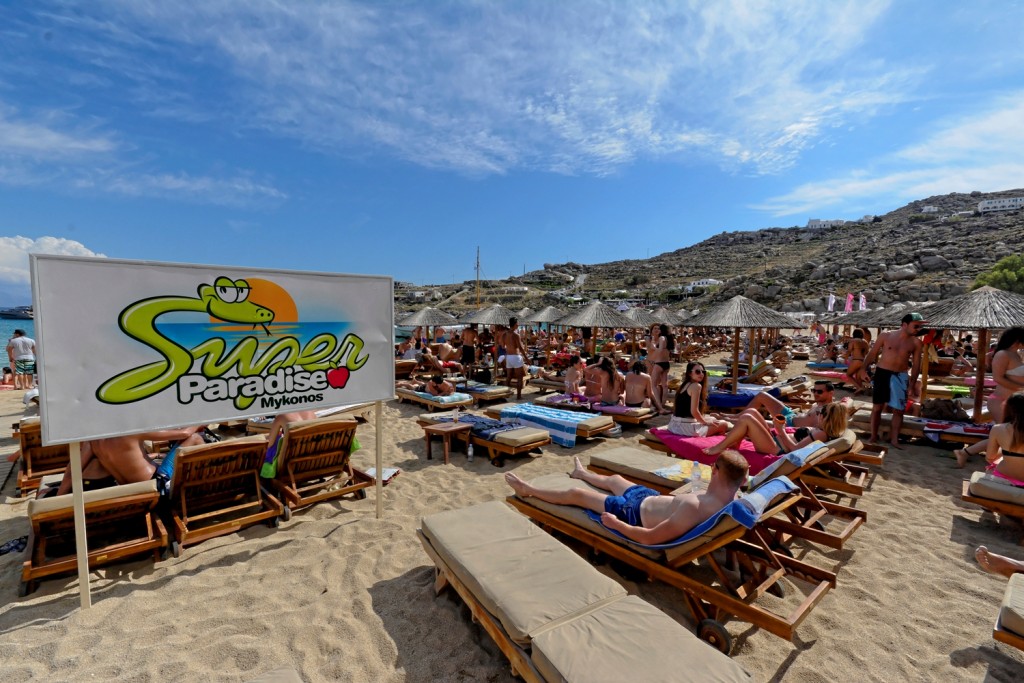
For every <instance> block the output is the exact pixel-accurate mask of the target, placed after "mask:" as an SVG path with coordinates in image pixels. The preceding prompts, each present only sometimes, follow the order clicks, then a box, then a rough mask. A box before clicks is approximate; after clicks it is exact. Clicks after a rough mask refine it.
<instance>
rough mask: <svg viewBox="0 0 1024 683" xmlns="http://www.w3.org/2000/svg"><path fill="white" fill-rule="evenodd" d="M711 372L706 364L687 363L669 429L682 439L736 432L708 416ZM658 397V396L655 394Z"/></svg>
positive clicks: (727, 423) (729, 424)
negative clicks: (709, 376)
mask: <svg viewBox="0 0 1024 683" xmlns="http://www.w3.org/2000/svg"><path fill="white" fill-rule="evenodd" d="M707 381H708V380H707V372H706V371H705V369H704V364H703V363H697V362H690V363H687V364H686V377H685V379H684V380H683V385H682V386H681V387H679V391H678V392H677V393H676V404H675V410H674V411H673V413H672V419H670V420H669V422H668V426H667V427H666V429H668V431H670V432H672V433H673V434H678V435H679V436H714V435H715V434H725V433H726V432H727V431H729V430H730V429H732V423H731V422H727V421H725V420H720V419H718V418H715V417H712V416H710V415H705V414H704V411H706V410H707V407H708V406H707V395H708V392H707ZM655 395H657V394H655Z"/></svg>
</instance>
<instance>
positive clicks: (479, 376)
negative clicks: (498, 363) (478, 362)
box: [473, 368, 491, 384]
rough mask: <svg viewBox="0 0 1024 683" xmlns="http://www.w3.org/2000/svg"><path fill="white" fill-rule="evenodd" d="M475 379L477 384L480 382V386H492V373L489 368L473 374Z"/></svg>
mask: <svg viewBox="0 0 1024 683" xmlns="http://www.w3.org/2000/svg"><path fill="white" fill-rule="evenodd" d="M473 379H474V380H475V381H477V382H480V384H490V383H491V371H490V370H488V369H487V368H484V369H483V370H477V371H476V372H475V373H474V374H473Z"/></svg>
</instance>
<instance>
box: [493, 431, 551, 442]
mask: <svg viewBox="0 0 1024 683" xmlns="http://www.w3.org/2000/svg"><path fill="white" fill-rule="evenodd" d="M549 439H550V436H549V435H548V433H547V431H546V430H544V429H536V428H534V427H522V428H521V429H510V430H508V431H507V432H498V433H497V434H495V436H494V440H495V441H496V442H497V443H501V444H505V445H506V446H526V445H528V444H531V443H537V442H539V441H548V440H549Z"/></svg>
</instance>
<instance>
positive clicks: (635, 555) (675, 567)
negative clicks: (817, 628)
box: [506, 475, 836, 652]
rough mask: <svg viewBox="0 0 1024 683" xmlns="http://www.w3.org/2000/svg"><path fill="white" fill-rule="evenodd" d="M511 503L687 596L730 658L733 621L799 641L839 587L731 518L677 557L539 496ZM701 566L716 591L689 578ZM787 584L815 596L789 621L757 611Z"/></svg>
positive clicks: (545, 480)
mask: <svg viewBox="0 0 1024 683" xmlns="http://www.w3.org/2000/svg"><path fill="white" fill-rule="evenodd" d="M534 483H535V484H536V485H538V486H541V487H545V488H554V487H558V486H561V487H563V488H564V487H571V486H580V485H582V486H586V484H585V483H583V482H581V481H580V480H578V479H571V478H568V477H565V475H548V476H547V477H541V478H540V479H539V480H538V481H536V482H534ZM799 498H800V494H799V492H793V493H792V494H789V495H786V496H784V497H782V498H781V499H776V500H775V501H772V502H771V503H770V504H769V505H768V507H767V508H766V509H765V511H764V513H763V514H762V515H761V518H760V519H761V521H762V522H763V521H764V520H766V519H768V518H770V517H772V516H775V515H777V514H780V513H781V512H782V511H783V510H785V509H786V508H788V507H790V506H792V505H794V504H796V502H797V501H798V500H799ZM506 501H507V502H508V503H509V504H511V505H512V506H513V507H515V508H516V509H517V510H519V511H520V512H522V513H523V514H525V515H526V516H527V517H530V518H531V519H533V520H534V521H535V522H537V523H538V524H540V525H541V526H542V527H544V528H551V529H554V530H556V531H558V532H560V533H563V534H565V535H567V536H569V537H570V538H573V539H574V540H576V541H580V542H582V543H584V544H586V545H588V546H590V547H592V548H593V549H595V550H597V551H599V552H601V553H604V554H606V555H609V556H611V557H614V558H616V559H618V560H620V561H622V562H625V563H626V564H628V565H630V566H633V567H635V568H637V569H639V570H641V571H643V572H645V573H646V574H648V575H649V576H650V577H651V578H653V579H658V580H660V581H662V582H664V583H667V584H669V585H671V586H673V587H675V588H678V589H679V590H681V591H682V592H683V595H684V596H685V598H686V601H687V604H688V605H689V607H690V610H691V612H692V614H693V617H694V620H695V621H697V622H698V623H699V624H700V626H701V631H702V633H701V636H702V637H703V638H705V639H707V640H709V642H711V643H712V644H713V645H715V646H716V647H718V648H719V649H721V650H722V651H723V652H728V651H729V649H730V647H731V645H730V640H731V638H730V636H729V633H728V632H727V631H726V630H725V628H724V627H723V626H722V624H721V622H723V621H725V620H726V619H727V618H729V617H736V618H739V619H742V620H743V621H746V622H748V623H751V624H753V625H755V626H757V627H759V628H763V629H764V630H766V631H768V632H769V633H773V634H775V635H777V636H779V637H781V638H785V639H786V640H790V641H792V639H793V637H794V635H795V632H796V629H797V627H798V626H799V625H800V623H801V622H803V620H804V619H805V618H807V615H808V614H810V611H811V610H812V609H813V608H814V606H815V605H817V604H818V603H819V602H821V600H822V599H823V598H824V597H825V595H826V594H827V593H828V591H829V590H830V589H832V588H834V587H835V585H836V576H835V574H834V573H832V572H828V571H825V570H823V569H819V568H818V567H814V566H813V565H809V564H806V563H804V562H801V561H799V560H795V559H793V558H790V557H788V556H786V555H783V554H781V553H777V552H775V551H774V550H773V549H772V547H771V542H770V540H769V539H768V538H767V537H766V536H765V534H764V532H763V529H761V528H759V527H760V524H758V525H756V526H755V527H754V528H753V529H751V530H748V529H746V528H745V527H743V526H742V525H740V524H738V523H736V522H734V521H732V520H730V519H729V518H725V520H726V521H724V522H723V523H720V524H718V525H716V526H715V527H714V529H712V530H711V531H710V532H708V533H707V534H704V535H703V536H700V537H699V538H697V539H694V540H693V541H690V542H688V543H684V544H683V545H681V546H679V547H676V548H673V549H671V550H669V551H654V550H648V549H645V548H642V547H639V546H634V545H630V544H628V542H627V541H624V540H622V539H620V538H618V537H616V536H615V535H613V534H612V533H611V532H609V531H608V530H607V529H605V528H604V527H602V526H600V525H598V524H596V523H593V522H592V520H590V518H589V517H586V515H585V513H584V512H583V511H582V510H580V509H579V508H573V507H572V506H564V505H563V506H557V505H551V504H549V503H544V502H543V501H538V499H536V498H533V497H531V498H526V499H523V498H519V497H517V496H514V495H513V496H509V497H508V498H507V499H506ZM720 549H724V550H725V551H726V554H727V557H728V558H735V560H736V561H738V562H739V564H740V566H741V567H742V572H741V576H742V578H741V581H740V582H737V581H736V580H735V579H734V578H732V577H730V576H729V575H728V574H727V573H726V571H725V568H724V567H723V566H722V565H721V564H720V563H719V561H718V559H716V557H715V555H714V553H715V551H717V550H720ZM695 560H703V561H705V562H706V563H707V564H708V565H710V567H711V569H712V570H713V571H714V573H715V577H716V579H717V581H716V585H709V584H707V583H705V582H703V581H699V580H697V579H696V578H693V577H691V576H689V575H688V574H687V573H686V572H685V568H686V566H687V565H688V564H690V563H691V562H693V561H695ZM783 577H786V578H788V579H790V580H800V581H803V582H804V583H806V584H809V587H810V592H809V593H808V594H807V595H806V597H803V599H802V600H801V602H800V604H799V605H798V606H796V607H795V608H794V609H793V610H792V611H790V612H789V613H788V614H786V615H779V614H777V613H775V612H774V611H771V610H768V609H767V608H765V607H763V606H761V605H759V604H756V600H757V599H758V598H759V597H760V596H761V595H763V594H764V593H766V592H769V591H774V592H776V593H777V592H779V591H780V590H781V585H780V584H779V581H780V579H782V578H783ZM705 629H707V633H706V634H705Z"/></svg>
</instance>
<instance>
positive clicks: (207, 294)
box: [96, 276, 274, 403]
mask: <svg viewBox="0 0 1024 683" xmlns="http://www.w3.org/2000/svg"><path fill="white" fill-rule="evenodd" d="M249 291H250V287H249V283H248V282H246V281H245V280H231V278H227V277H223V276H221V277H218V278H217V279H216V280H214V282H213V285H207V284H202V285H199V289H198V293H199V298H198V299H192V298H190V297H185V296H157V297H152V298H149V299H143V300H142V301H136V302H135V303H133V304H132V305H130V306H128V307H127V308H125V309H124V310H123V311H121V315H120V316H119V317H118V320H117V324H118V326H119V327H120V328H121V330H122V331H123V332H124V333H125V334H127V335H128V336H129V337H132V338H133V339H137V340H139V341H140V342H142V343H143V344H146V345H147V346H150V347H152V348H154V349H156V350H157V351H159V352H160V354H161V355H163V357H164V360H162V361H157V362H155V363H150V364H148V365H143V366H141V367H138V368H135V369H133V370H129V371H128V372H125V373H122V374H121V375H118V376H117V377H114V378H113V379H110V380H108V381H107V382H105V383H104V384H103V385H102V386H100V388H99V389H97V391H96V397H97V398H99V400H101V401H103V402H104V403H130V402H132V401H137V400H139V399H141V398H146V397H148V396H152V395H153V394H155V393H158V392H160V391H163V390H164V389H166V388H167V387H169V386H170V385H172V384H174V382H175V381H177V379H178V377H180V376H181V375H182V374H184V373H185V372H188V370H189V369H190V368H191V367H192V362H193V360H194V359H195V358H194V356H193V355H192V352H191V351H189V350H188V349H186V348H185V347H184V346H181V345H180V344H178V343H176V342H174V341H172V340H170V339H168V338H167V337H165V336H164V335H162V334H160V332H158V331H157V329H156V319H157V318H158V317H160V316H161V315H164V314H165V313H173V312H179V311H186V312H195V313H207V314H209V315H210V316H212V317H214V318H218V319H219V320H223V321H224V322H229V323H243V324H252V326H253V327H254V328H255V327H256V326H257V325H260V326H261V327H263V331H264V332H266V333H267V334H268V335H269V334H270V329H269V328H268V327H267V326H268V325H269V324H270V323H272V322H274V312H273V311H272V310H270V309H269V308H266V307H265V306H260V305H259V304H257V303H253V302H252V301H248V298H249ZM250 339H251V338H250ZM218 341H221V343H222V344H223V340H218ZM253 341H255V339H253ZM243 342H244V340H243Z"/></svg>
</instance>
